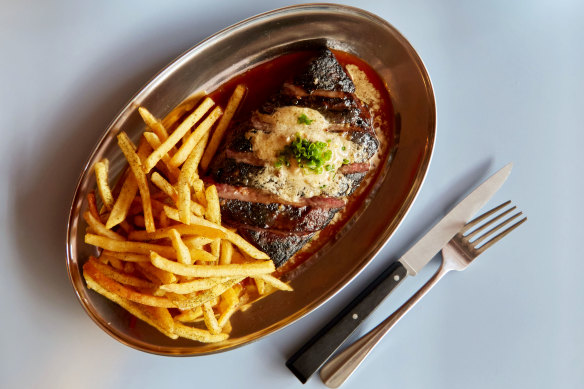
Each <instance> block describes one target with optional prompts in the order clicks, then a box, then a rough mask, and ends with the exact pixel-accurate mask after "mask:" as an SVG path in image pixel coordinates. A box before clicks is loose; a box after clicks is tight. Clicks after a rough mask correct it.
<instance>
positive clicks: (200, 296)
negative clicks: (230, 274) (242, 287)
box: [173, 277, 243, 310]
mask: <svg viewBox="0 0 584 389" xmlns="http://www.w3.org/2000/svg"><path fill="white" fill-rule="evenodd" d="M241 280H243V277H239V278H234V279H232V280H229V281H227V282H224V283H222V284H217V285H215V286H214V287H212V288H211V289H207V290H206V291H204V292H202V293H196V294H193V295H187V296H189V297H188V298H186V299H184V300H173V302H174V303H175V304H176V305H177V307H178V308H179V309H181V310H185V309H192V308H196V307H199V306H201V305H203V304H204V303H206V302H207V301H211V300H213V299H214V298H216V297H218V296H221V294H223V293H224V292H225V291H226V290H227V289H229V288H231V287H232V286H233V285H235V284H237V283H238V282H241Z"/></svg>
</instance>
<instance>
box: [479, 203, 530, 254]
mask: <svg viewBox="0 0 584 389" xmlns="http://www.w3.org/2000/svg"><path fill="white" fill-rule="evenodd" d="M522 214H523V213H522V212H517V213H516V214H515V215H513V216H511V217H509V218H508V219H507V220H505V221H504V222H502V223H499V224H497V225H496V226H495V227H493V228H491V229H490V230H489V231H487V232H485V233H484V234H483V235H482V236H481V237H480V238H477V239H475V240H474V241H473V242H472V244H473V246H474V247H477V246H478V245H479V244H480V243H481V242H482V241H483V240H485V239H486V238H487V237H489V236H490V235H491V234H493V233H494V232H495V231H497V230H499V229H501V228H503V227H504V226H505V225H507V224H509V223H510V222H511V221H512V220H514V219H516V218H517V217H519V216H521V215H522ZM491 224H492V223H489V224H487V225H491Z"/></svg>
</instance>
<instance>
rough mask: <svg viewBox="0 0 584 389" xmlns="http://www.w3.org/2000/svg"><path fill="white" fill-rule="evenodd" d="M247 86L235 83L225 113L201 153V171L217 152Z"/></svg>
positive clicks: (204, 169)
mask: <svg viewBox="0 0 584 389" xmlns="http://www.w3.org/2000/svg"><path fill="white" fill-rule="evenodd" d="M246 90H247V88H246V87H245V85H243V84H239V85H237V87H235V90H234V91H233V94H232V95H231V97H230V98H229V102H228V103H227V107H226V108H225V114H224V115H223V117H221V120H220V121H219V123H218V124H217V127H215V131H213V136H212V137H211V141H210V142H209V145H208V146H207V149H206V150H205V154H204V155H203V159H202V160H201V171H203V172H206V171H207V168H208V167H209V163H210V162H211V159H212V158H213V156H214V155H215V153H216V152H217V148H219V144H220V143H221V139H222V138H223V135H224V134H225V130H227V127H228V126H229V123H230V122H231V119H232V118H233V115H234V114H235V112H236V111H237V107H239V103H240V102H241V100H242V99H243V96H244V95H245V92H246Z"/></svg>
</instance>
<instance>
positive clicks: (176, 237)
mask: <svg viewBox="0 0 584 389" xmlns="http://www.w3.org/2000/svg"><path fill="white" fill-rule="evenodd" d="M170 240H171V241H172V247H173V248H174V250H175V251H176V258H177V260H178V262H179V263H184V264H187V265H190V264H191V263H193V262H192V260H191V253H190V252H189V248H188V247H187V246H186V245H185V244H184V242H183V241H182V239H181V238H180V234H179V233H178V232H177V231H176V230H175V229H174V228H173V229H171V230H170Z"/></svg>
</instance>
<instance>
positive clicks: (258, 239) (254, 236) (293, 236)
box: [237, 225, 315, 268]
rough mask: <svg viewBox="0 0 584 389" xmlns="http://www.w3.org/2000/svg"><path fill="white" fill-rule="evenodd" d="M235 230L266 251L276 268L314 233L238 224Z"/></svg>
mask: <svg viewBox="0 0 584 389" xmlns="http://www.w3.org/2000/svg"><path fill="white" fill-rule="evenodd" d="M237 232H239V234H240V235H241V236H242V237H243V238H244V239H246V240H247V241H248V242H252V243H253V244H254V245H255V246H256V247H258V248H259V249H260V250H262V251H263V252H265V253H267V254H268V255H269V256H270V259H271V260H272V261H273V262H274V265H275V266H276V267H277V268H278V267H280V266H282V265H283V264H285V263H286V261H288V260H289V259H290V257H292V256H293V255H294V254H296V252H298V250H300V249H301V248H302V247H304V245H305V244H306V243H308V242H309V241H310V239H311V238H312V237H313V236H314V234H315V232H300V233H294V232H289V231H280V230H270V229H264V228H255V227H249V226H246V225H240V226H238V227H237Z"/></svg>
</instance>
